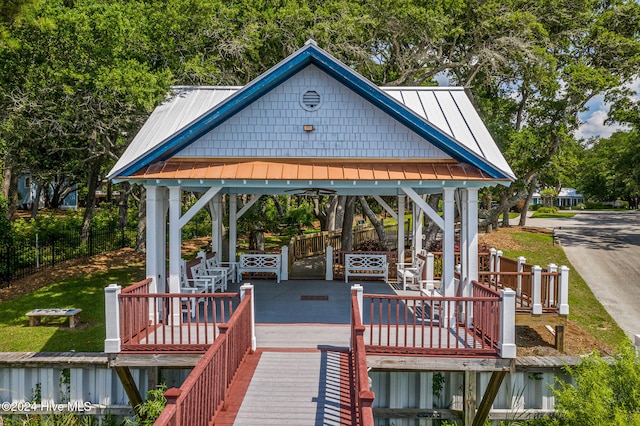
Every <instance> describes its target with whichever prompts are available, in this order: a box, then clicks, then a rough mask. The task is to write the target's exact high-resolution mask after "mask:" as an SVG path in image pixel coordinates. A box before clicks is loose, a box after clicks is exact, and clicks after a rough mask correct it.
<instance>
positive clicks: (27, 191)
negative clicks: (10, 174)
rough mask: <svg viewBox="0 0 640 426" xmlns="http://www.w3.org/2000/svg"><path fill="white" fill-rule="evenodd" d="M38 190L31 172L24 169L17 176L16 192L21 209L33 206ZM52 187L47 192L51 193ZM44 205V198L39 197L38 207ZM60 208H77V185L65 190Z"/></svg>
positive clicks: (28, 208)
mask: <svg viewBox="0 0 640 426" xmlns="http://www.w3.org/2000/svg"><path fill="white" fill-rule="evenodd" d="M37 190H38V185H37V184H36V183H35V182H34V180H33V179H32V176H31V173H30V172H28V171H25V172H23V173H21V174H20V175H19V176H18V194H20V195H19V200H20V201H19V207H20V208H22V209H27V210H30V209H31V208H32V206H33V203H34V202H35V201H36V191H37ZM53 190H54V189H53V188H52V187H51V188H49V192H50V193H53ZM43 207H44V199H43V198H42V197H41V198H40V203H39V207H38V208H43ZM60 208H61V209H64V210H67V209H72V210H75V209H77V208H78V193H77V185H75V184H74V185H73V186H72V187H71V188H69V189H68V190H67V191H66V195H65V196H64V198H63V199H62V203H61V205H60Z"/></svg>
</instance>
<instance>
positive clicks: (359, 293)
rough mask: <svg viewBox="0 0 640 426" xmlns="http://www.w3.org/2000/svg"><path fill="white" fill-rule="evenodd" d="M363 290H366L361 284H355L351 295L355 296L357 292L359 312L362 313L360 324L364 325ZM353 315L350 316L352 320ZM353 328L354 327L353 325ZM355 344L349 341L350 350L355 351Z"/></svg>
mask: <svg viewBox="0 0 640 426" xmlns="http://www.w3.org/2000/svg"><path fill="white" fill-rule="evenodd" d="M363 290H364V288H363V287H362V286H361V285H360V284H354V285H352V286H351V294H350V296H351V295H353V292H354V291H355V292H356V295H357V298H358V310H359V311H360V322H361V323H362V299H363V298H362V295H363V293H364V292H363ZM349 306H351V304H349ZM352 317H353V315H350V316H349V318H352ZM351 327H353V324H351ZM353 344H354V342H353V341H351V339H349V348H350V349H353Z"/></svg>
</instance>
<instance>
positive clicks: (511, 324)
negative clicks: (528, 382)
mask: <svg viewBox="0 0 640 426" xmlns="http://www.w3.org/2000/svg"><path fill="white" fill-rule="evenodd" d="M500 297H501V299H502V309H500V340H499V341H498V346H499V347H500V356H501V357H502V358H515V357H516V293H515V292H514V291H513V290H511V289H510V288H508V289H506V290H500Z"/></svg>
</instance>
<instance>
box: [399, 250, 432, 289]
mask: <svg viewBox="0 0 640 426" xmlns="http://www.w3.org/2000/svg"><path fill="white" fill-rule="evenodd" d="M426 261H427V257H426V256H425V255H424V254H422V253H418V255H417V256H416V258H415V259H414V261H413V262H412V263H405V262H399V263H398V264H397V270H398V274H397V277H398V282H399V281H400V279H402V289H403V290H406V289H407V282H410V284H411V286H416V287H417V289H420V285H419V282H420V280H421V279H422V271H424V265H425V263H426Z"/></svg>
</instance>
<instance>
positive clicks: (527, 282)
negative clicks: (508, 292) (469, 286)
mask: <svg viewBox="0 0 640 426" xmlns="http://www.w3.org/2000/svg"><path fill="white" fill-rule="evenodd" d="M478 276H479V281H480V282H482V284H484V285H485V286H488V287H490V288H493V289H495V290H501V289H505V288H510V289H512V290H513V291H515V292H516V312H517V313H529V314H530V313H531V312H532V309H533V299H534V291H535V290H534V284H533V266H532V265H528V264H526V263H525V264H522V270H521V271H518V263H517V261H515V260H513V259H509V258H505V257H502V258H501V259H500V271H493V272H492V271H480V272H478ZM540 278H541V284H540V303H541V304H542V312H543V313H558V311H559V304H558V301H559V289H560V285H559V284H560V272H558V271H556V272H550V271H548V270H547V269H544V268H543V269H542V272H541V274H540Z"/></svg>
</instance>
